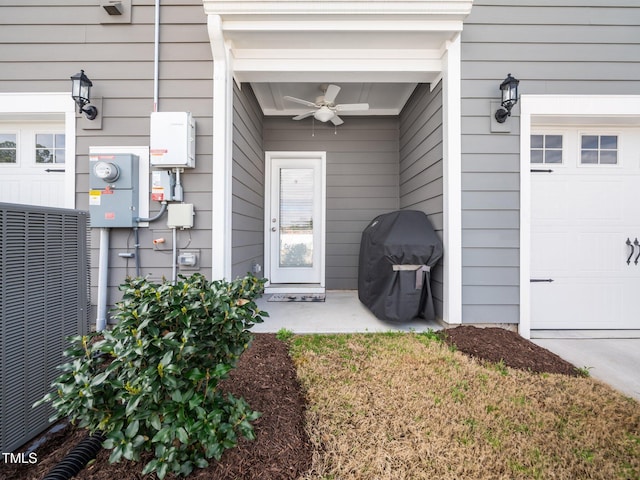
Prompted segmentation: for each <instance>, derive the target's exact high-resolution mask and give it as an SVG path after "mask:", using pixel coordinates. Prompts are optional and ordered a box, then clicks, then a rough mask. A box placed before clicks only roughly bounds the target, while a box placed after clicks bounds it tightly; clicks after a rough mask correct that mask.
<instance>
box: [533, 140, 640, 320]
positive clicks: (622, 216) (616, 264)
mask: <svg viewBox="0 0 640 480" xmlns="http://www.w3.org/2000/svg"><path fill="white" fill-rule="evenodd" d="M638 152H640V129H637V128H611V127H607V128H604V127H603V128H594V127H588V128H581V127H573V128H566V127H565V128H562V129H550V128H548V129H539V130H538V131H535V130H534V132H533V135H532V136H531V160H532V163H531V171H532V173H531V181H532V186H531V232H532V235H531V328H532V329H639V328H640V258H639V257H640V209H639V207H638V205H639V203H638V201H639V199H640V196H639V195H638V192H639V191H640V154H639V153H638Z"/></svg>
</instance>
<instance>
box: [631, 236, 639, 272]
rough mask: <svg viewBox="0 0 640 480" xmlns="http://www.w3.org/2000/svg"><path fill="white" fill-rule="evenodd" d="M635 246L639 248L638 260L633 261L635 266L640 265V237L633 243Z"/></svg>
mask: <svg viewBox="0 0 640 480" xmlns="http://www.w3.org/2000/svg"><path fill="white" fill-rule="evenodd" d="M633 244H634V245H635V246H636V247H638V255H636V259H635V260H634V261H633V263H634V264H635V265H637V264H638V258H640V242H638V237H636V239H635V241H634V242H633Z"/></svg>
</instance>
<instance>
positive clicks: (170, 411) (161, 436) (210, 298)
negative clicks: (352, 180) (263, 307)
mask: <svg viewBox="0 0 640 480" xmlns="http://www.w3.org/2000/svg"><path fill="white" fill-rule="evenodd" d="M263 287H264V280H259V279H257V278H255V277H251V276H247V277H245V278H243V279H239V280H236V281H233V282H225V281H214V282H208V281H207V280H206V279H205V278H204V276H202V275H200V274H195V275H193V276H191V277H189V278H185V277H180V280H179V281H178V282H177V283H176V284H175V285H174V284H171V283H167V282H165V283H162V284H154V283H151V282H148V281H147V280H145V279H141V278H136V279H128V280H127V281H126V282H125V283H124V284H123V285H122V286H121V287H120V289H121V290H122V291H123V292H124V294H123V298H122V301H121V302H119V303H118V304H117V305H116V308H115V310H114V313H115V319H116V320H117V321H118V323H117V325H116V326H115V327H114V328H113V330H111V331H105V332H102V333H101V334H99V335H98V334H92V335H89V336H83V337H74V338H72V339H71V340H72V342H73V346H72V347H71V348H69V349H68V350H66V351H65V355H66V356H67V357H69V362H68V363H65V364H64V365H62V366H60V367H59V368H60V369H61V370H62V371H63V372H64V373H63V374H62V375H61V376H60V377H58V378H57V379H56V381H55V382H54V384H53V386H54V387H55V391H54V392H52V393H50V394H48V395H46V396H45V397H44V398H43V399H42V400H41V401H40V402H38V404H40V403H43V402H47V401H50V402H52V404H53V407H54V408H55V409H56V415H55V416H54V418H55V419H57V418H62V417H69V418H70V419H71V420H72V421H73V422H74V423H77V424H78V426H79V427H82V428H87V429H89V430H90V431H92V432H93V431H102V432H103V434H104V435H105V437H106V441H105V442H104V446H105V448H108V449H111V450H112V452H111V455H110V457H109V461H110V462H118V461H120V459H121V458H123V457H124V458H126V459H129V460H136V461H137V460H140V454H141V453H142V452H143V451H149V452H153V454H154V458H153V459H152V460H151V461H149V462H148V463H147V464H146V465H145V467H144V471H143V472H144V473H145V474H146V473H150V472H156V474H157V476H158V477H159V478H164V476H165V475H166V474H167V472H174V473H176V474H181V475H188V474H189V473H190V472H191V471H192V470H193V469H194V467H200V468H204V467H206V466H207V465H208V461H207V459H211V458H214V459H216V460H219V459H220V457H221V455H222V452H223V451H224V450H225V449H228V448H232V447H234V446H235V445H236V444H237V440H238V436H239V435H241V436H245V437H247V438H249V439H253V438H254V434H253V427H252V425H251V423H250V422H252V421H253V420H255V419H256V418H258V416H259V415H260V414H259V413H257V412H254V411H252V410H251V409H250V407H249V405H248V404H247V403H246V402H245V400H244V399H242V398H234V397H233V396H232V395H227V396H226V397H225V396H224V395H223V394H222V392H220V390H219V388H218V383H219V381H220V380H221V379H223V378H225V377H226V376H227V374H228V373H229V371H230V370H231V369H232V368H233V367H234V366H235V365H236V363H237V361H238V358H239V357H240V354H241V353H242V352H243V351H244V350H246V349H247V348H248V346H249V343H250V341H251V338H252V334H251V333H250V332H249V331H248V329H249V328H251V327H252V326H253V325H254V324H255V323H259V322H262V321H263V320H262V316H266V315H267V314H266V312H261V311H259V310H258V308H257V306H256V304H255V302H254V300H255V298H257V297H258V296H259V295H261V294H262V292H263Z"/></svg>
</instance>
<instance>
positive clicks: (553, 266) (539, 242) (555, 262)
mask: <svg viewBox="0 0 640 480" xmlns="http://www.w3.org/2000/svg"><path fill="white" fill-rule="evenodd" d="M532 244H533V245H535V248H532V249H531V272H532V275H533V276H534V277H537V276H540V275H543V276H544V275H545V274H548V273H549V272H552V271H553V272H557V273H565V274H566V273H567V272H569V263H568V262H569V259H570V256H569V255H568V253H569V247H570V244H571V241H570V239H569V238H567V236H566V235H564V233H563V232H554V231H546V232H536V234H535V239H534V241H533V242H532Z"/></svg>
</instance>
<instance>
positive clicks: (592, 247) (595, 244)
mask: <svg viewBox="0 0 640 480" xmlns="http://www.w3.org/2000/svg"><path fill="white" fill-rule="evenodd" d="M623 238H624V234H623V233H622V232H612V233H609V232H602V231H601V230H597V231H592V232H583V233H579V234H577V240H576V242H575V248H576V252H575V254H574V255H572V257H573V262H572V263H573V265H572V268H573V270H574V271H575V272H577V273H578V274H592V275H597V276H604V275H608V276H610V275H611V274H614V275H618V274H620V273H624V272H621V270H622V269H623V267H626V266H627V265H626V263H625V258H626V257H625V248H624V247H625V246H626V245H625V244H624V241H623Z"/></svg>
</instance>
